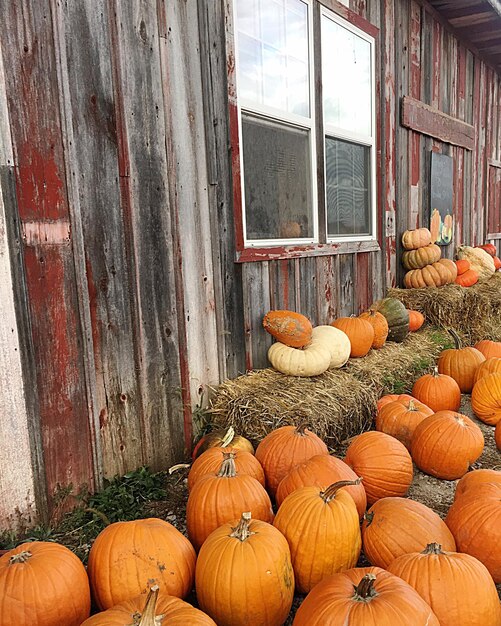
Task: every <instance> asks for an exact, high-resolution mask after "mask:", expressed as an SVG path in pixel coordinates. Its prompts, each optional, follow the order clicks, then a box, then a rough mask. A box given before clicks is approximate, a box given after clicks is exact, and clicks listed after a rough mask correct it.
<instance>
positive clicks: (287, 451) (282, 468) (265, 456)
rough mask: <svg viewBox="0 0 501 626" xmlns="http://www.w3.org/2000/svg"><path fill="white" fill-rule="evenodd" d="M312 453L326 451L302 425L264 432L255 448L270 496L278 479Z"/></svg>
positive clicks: (312, 433)
mask: <svg viewBox="0 0 501 626" xmlns="http://www.w3.org/2000/svg"><path fill="white" fill-rule="evenodd" d="M316 454H329V450H328V448H327V446H326V445H325V443H324V442H323V441H322V440H321V439H320V437H318V436H317V435H315V433H314V432H312V431H311V430H309V429H308V428H306V426H305V425H304V424H300V425H299V426H281V427H280V428H275V430H272V431H271V432H270V433H268V434H267V435H266V437H265V438H264V439H262V440H261V442H260V444H259V445H258V447H257V449H256V459H257V460H258V461H259V462H260V463H261V465H262V467H263V469H264V475H265V476H266V485H267V487H268V491H269V492H270V493H271V494H272V495H273V496H274V495H275V492H276V490H277V487H278V485H279V484H280V481H281V480H282V478H284V477H285V476H287V474H288V473H289V472H290V470H291V469H292V468H293V467H294V466H295V465H297V464H298V463H302V462H303V461H307V460H308V459H310V458H311V457H312V456H315V455H316Z"/></svg>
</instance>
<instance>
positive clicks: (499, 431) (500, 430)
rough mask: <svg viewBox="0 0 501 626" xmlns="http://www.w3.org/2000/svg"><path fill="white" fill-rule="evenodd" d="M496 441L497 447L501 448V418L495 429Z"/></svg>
mask: <svg viewBox="0 0 501 626" xmlns="http://www.w3.org/2000/svg"><path fill="white" fill-rule="evenodd" d="M494 441H495V442H496V447H497V449H498V450H501V420H499V422H498V423H497V424H496V428H495V429H494Z"/></svg>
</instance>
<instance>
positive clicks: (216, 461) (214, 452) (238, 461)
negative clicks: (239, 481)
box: [188, 448, 266, 491]
mask: <svg viewBox="0 0 501 626" xmlns="http://www.w3.org/2000/svg"><path fill="white" fill-rule="evenodd" d="M225 454H231V455H233V458H234V460H235V469H236V471H237V474H248V475H249V476H252V477H253V478H255V479H256V480H257V481H258V482H260V483H261V484H262V485H263V487H264V486H265V485H266V481H265V478H264V470H263V468H262V467H261V463H260V462H259V461H258V460H257V459H256V457H255V456H254V455H253V454H251V453H250V452H245V451H244V450H239V449H238V448H209V449H208V450H206V451H205V452H204V453H203V454H201V455H200V456H199V457H198V459H196V460H195V462H194V463H193V465H192V466H191V469H190V471H189V473H188V491H191V490H192V489H193V486H194V485H195V483H197V482H198V481H199V480H200V478H203V477H204V476H207V475H208V474H214V473H215V472H217V471H219V469H220V467H221V463H222V462H223V461H224V455H225Z"/></svg>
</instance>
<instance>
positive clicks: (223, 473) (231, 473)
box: [217, 452, 237, 478]
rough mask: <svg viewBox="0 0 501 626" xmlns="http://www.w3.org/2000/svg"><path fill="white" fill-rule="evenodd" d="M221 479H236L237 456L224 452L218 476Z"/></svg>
mask: <svg viewBox="0 0 501 626" xmlns="http://www.w3.org/2000/svg"><path fill="white" fill-rule="evenodd" d="M217 475H218V476H219V478H235V476H236V475H237V469H236V467H235V454H234V453H233V452H223V462H222V463H221V468H220V470H219V472H218V474H217Z"/></svg>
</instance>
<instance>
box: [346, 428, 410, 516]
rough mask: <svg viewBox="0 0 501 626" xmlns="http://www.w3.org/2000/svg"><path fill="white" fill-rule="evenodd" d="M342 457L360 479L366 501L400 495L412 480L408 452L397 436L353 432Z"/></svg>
mask: <svg viewBox="0 0 501 626" xmlns="http://www.w3.org/2000/svg"><path fill="white" fill-rule="evenodd" d="M344 461H345V463H347V464H348V465H349V466H350V467H351V468H352V470H353V471H354V472H355V474H356V475H357V476H360V477H361V478H362V479H363V484H364V488H365V493H366V494H367V502H368V503H369V504H373V503H374V502H376V500H379V499H380V498H385V497H387V496H404V495H405V494H406V493H407V491H408V490H409V487H410V485H411V483H412V478H413V468H412V459H411V457H410V454H409V453H408V451H407V449H406V447H405V446H404V445H403V444H402V443H400V441H398V439H395V437H391V436H390V435H386V434H385V433H380V432H378V431H374V430H371V431H368V432H366V433H362V434H361V435H357V436H356V437H355V438H354V439H353V441H352V442H351V443H350V445H349V447H348V450H347V451H346V457H345V460H344Z"/></svg>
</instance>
